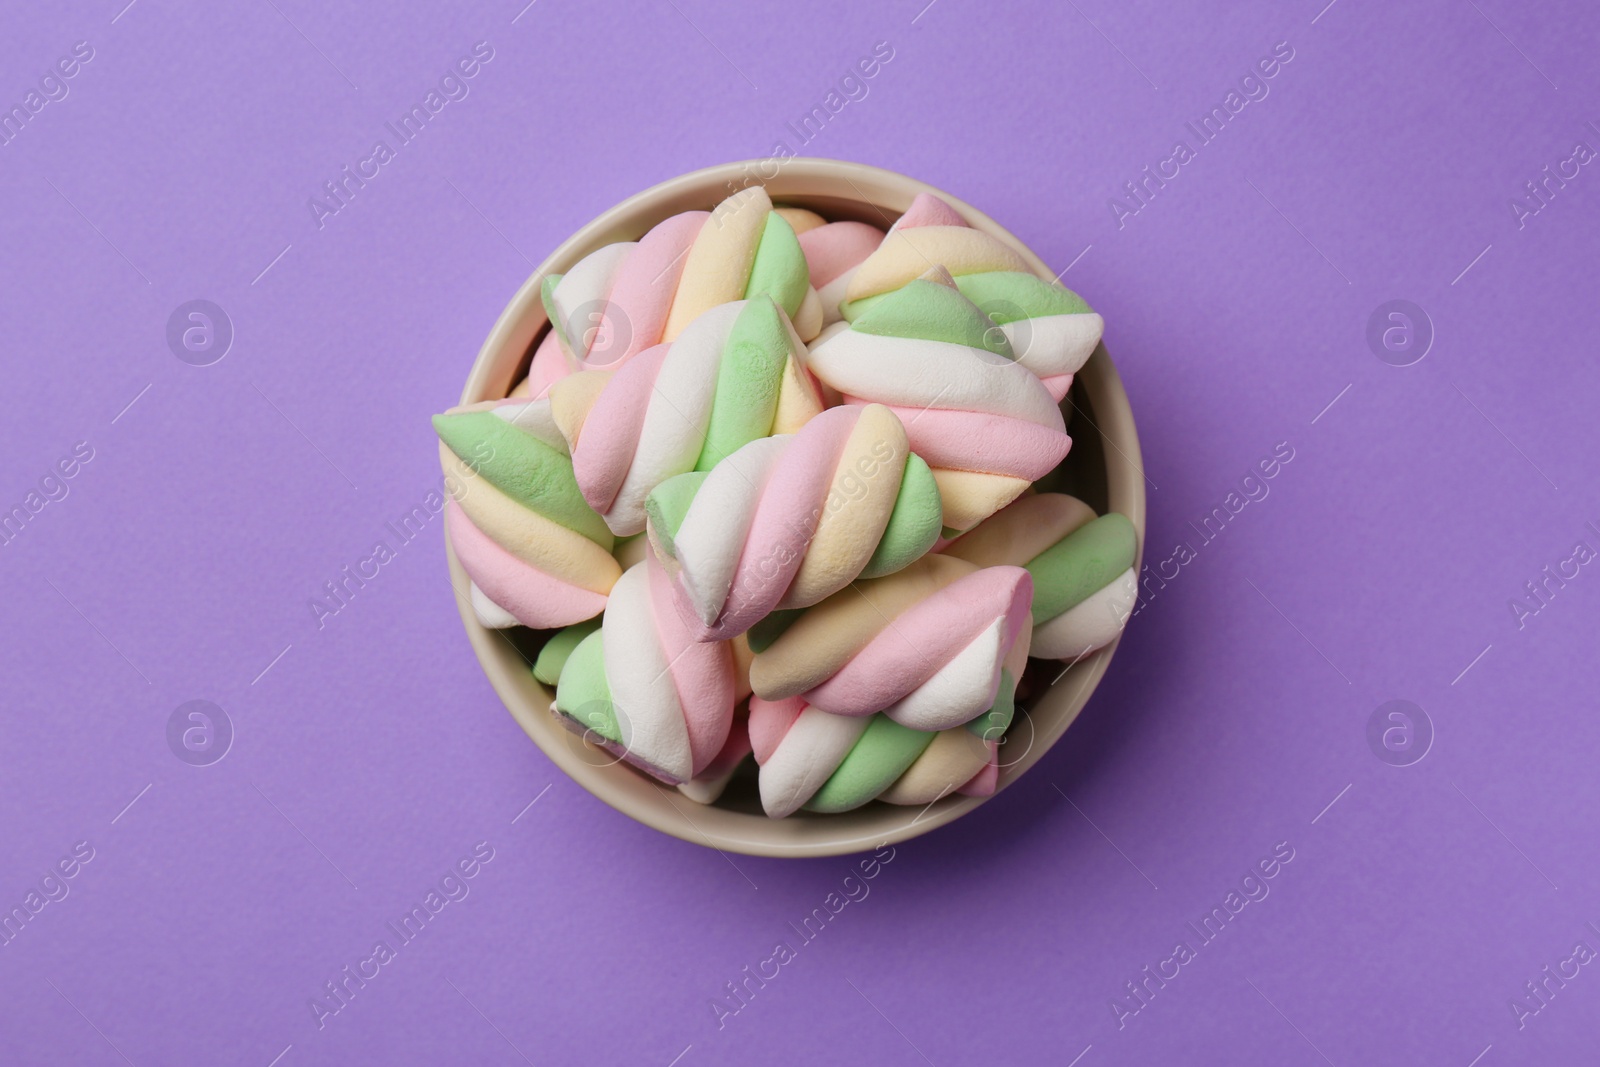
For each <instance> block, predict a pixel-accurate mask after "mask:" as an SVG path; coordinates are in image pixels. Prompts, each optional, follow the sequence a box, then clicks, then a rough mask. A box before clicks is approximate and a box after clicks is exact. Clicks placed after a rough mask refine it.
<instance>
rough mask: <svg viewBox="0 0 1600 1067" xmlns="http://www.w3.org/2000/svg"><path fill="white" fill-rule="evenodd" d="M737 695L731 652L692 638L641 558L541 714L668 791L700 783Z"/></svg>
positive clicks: (570, 656) (720, 746) (570, 659)
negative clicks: (697, 780) (697, 779)
mask: <svg viewBox="0 0 1600 1067" xmlns="http://www.w3.org/2000/svg"><path fill="white" fill-rule="evenodd" d="M737 696H738V683H737V676H736V669H735V662H734V655H733V651H732V647H731V644H730V643H729V642H726V641H716V642H702V641H700V640H698V638H697V636H696V635H695V634H693V633H692V632H691V631H690V629H689V628H688V627H687V626H685V625H684V621H683V619H682V618H681V617H680V616H679V614H678V611H677V609H676V608H675V607H674V605H673V601H672V583H671V582H670V581H669V580H668V578H667V576H666V573H665V571H663V570H662V569H661V567H660V565H659V564H657V563H655V562H654V561H651V560H646V561H645V562H644V563H640V564H637V565H635V566H633V567H630V568H629V569H628V570H627V571H626V572H625V573H624V574H623V575H622V577H621V578H619V579H617V582H616V585H615V586H614V587H613V588H612V590H611V598H610V602H609V603H608V604H607V605H606V612H605V616H604V618H603V620H602V621H601V624H600V628H599V629H598V630H595V631H593V632H591V633H589V634H588V635H587V636H584V637H583V638H582V639H581V640H578V641H577V643H576V644H575V645H573V646H572V647H571V649H570V651H569V652H568V653H567V654H566V657H565V661H564V663H563V664H562V666H561V670H560V676H559V679H558V681H557V684H556V698H555V701H554V702H553V703H552V704H551V706H550V710H551V711H552V712H554V713H555V714H556V715H557V716H558V717H559V718H560V719H561V720H562V722H563V723H564V724H565V725H567V726H569V727H570V728H572V729H573V730H575V731H576V732H578V733H581V734H583V735H584V736H585V737H586V738H587V739H590V740H597V743H599V744H600V745H601V746H602V747H604V748H606V749H607V750H608V751H610V752H612V753H613V754H615V755H616V756H618V757H619V758H621V759H625V760H627V761H628V762H629V763H631V764H633V765H634V766H635V767H638V768H639V769H640V770H643V771H645V772H646V773H647V774H650V775H652V776H653V777H655V778H658V779H660V780H661V781H663V782H667V783H669V784H673V785H676V784H680V783H684V782H688V781H690V780H691V779H693V778H695V777H696V776H697V775H703V774H704V773H705V772H706V771H707V770H708V769H709V768H711V767H712V766H713V764H714V763H715V762H717V759H718V756H719V755H720V754H723V752H724V748H725V746H726V745H727V743H728V740H729V732H730V728H731V727H732V724H733V718H734V704H735V702H736V699H737ZM740 758H742V753H739V754H738V755H737V756H735V757H734V758H733V760H732V762H733V763H735V764H736V763H737V762H738V759H740ZM731 771H732V766H731V765H730V766H729V767H728V768H727V772H728V773H731Z"/></svg>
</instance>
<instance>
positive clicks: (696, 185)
mask: <svg viewBox="0 0 1600 1067" xmlns="http://www.w3.org/2000/svg"><path fill="white" fill-rule="evenodd" d="M774 171H775V172H776V173H773V172H774ZM756 181H759V182H760V183H761V184H763V185H765V186H766V188H767V191H768V193H769V194H770V195H771V197H772V199H773V200H774V201H776V202H778V203H780V204H790V205H794V206H798V207H805V208H810V209H811V210H813V211H816V212H817V213H818V214H820V215H822V216H823V217H825V218H828V219H830V220H838V219H855V220H858V221H862V222H869V223H871V224H873V225H875V226H878V227H880V228H884V229H886V228H887V227H888V226H889V224H890V223H892V222H893V221H894V220H895V219H896V218H898V217H899V215H900V214H901V213H902V212H903V211H905V209H906V208H907V207H909V206H910V204H911V201H912V200H913V199H914V198H915V197H916V196H917V194H918V193H922V192H931V193H934V194H936V195H938V196H940V197H941V198H943V199H944V200H946V201H947V202H948V203H950V204H951V206H952V207H954V208H955V209H956V210H957V211H959V212H960V213H961V214H962V216H963V217H964V218H966V220H967V221H968V222H969V223H970V224H971V225H973V226H974V227H976V228H978V229H982V230H986V231H988V232H989V233H992V234H994V235H995V236H996V237H999V238H1000V239H1002V240H1004V241H1006V242H1007V243H1008V244H1010V245H1011V246H1012V247H1014V248H1015V249H1016V250H1017V251H1018V252H1019V253H1020V254H1021V255H1023V257H1024V258H1025V259H1026V260H1027V261H1028V263H1029V264H1030V266H1031V267H1032V268H1033V269H1034V270H1035V271H1036V272H1037V273H1038V274H1039V275H1040V276H1041V277H1045V278H1051V277H1054V272H1052V271H1051V270H1049V268H1047V267H1046V266H1045V265H1044V263H1043V262H1042V261H1041V260H1039V258H1038V257H1037V256H1035V255H1034V254H1033V253H1032V252H1030V251H1029V250H1028V249H1027V248H1026V247H1025V246H1024V245H1023V244H1022V243H1021V242H1020V241H1018V240H1017V239H1016V238H1015V237H1013V236H1012V235H1011V234H1010V233H1008V232H1007V231H1005V230H1004V229H1002V228H1001V227H1000V226H999V225H998V224H997V223H995V222H994V220H992V219H990V218H989V217H988V216H987V215H984V214H983V213H982V212H980V211H977V210H976V209H974V208H972V207H970V206H969V205H967V204H965V203H963V202H962V201H960V200H958V199H956V198H954V197H952V196H950V195H949V194H948V193H945V192H943V191H941V190H938V189H935V188H933V187H932V186H929V185H926V184H924V183H922V182H918V181H915V180H913V179H911V178H907V177H904V176H903V175H899V174H895V173H893V172H890V171H885V170H879V169H878V168H875V167H867V166H864V165H862V164H858V163H844V162H839V161H835V160H824V159H790V160H785V161H783V163H782V165H781V166H779V165H778V164H776V163H774V162H772V161H756V162H750V163H733V164H727V165H724V166H720V167H712V168H709V169H707V170H703V171H697V172H695V173H692V174H687V175H684V176H682V177H679V178H675V179H673V180H671V181H668V182H665V183H663V184H662V185H658V186H656V187H655V188H653V189H649V190H646V191H645V192H643V193H640V194H639V195H637V196H634V197H632V198H630V199H628V200H626V201H624V202H623V203H621V204H619V205H617V206H616V207H614V208H612V209H611V210H610V211H607V212H606V213H604V214H603V215H601V216H600V217H599V218H597V219H595V220H594V221H593V222H591V223H589V224H588V225H587V226H585V227H584V228H583V229H581V230H579V231H578V232H577V233H576V234H574V235H573V236H572V237H571V238H569V239H568V240H567V241H566V242H565V243H563V244H562V245H561V247H560V248H558V249H557V250H556V251H555V252H554V253H553V254H552V255H551V256H550V258H549V259H547V260H546V261H545V262H544V263H542V264H540V266H539V269H538V270H537V271H536V272H535V273H534V275H533V277H531V278H530V279H529V280H528V281H527V283H526V284H524V285H523V287H522V288H521V289H520V290H518V292H517V294H516V296H515V297H513V298H512V300H511V303H510V304H509V305H507V307H506V309H505V311H504V312H502V313H501V316H500V319H499V320H498V321H497V322H496V323H495V326H494V328H493V330H492V331H491V332H490V335H489V338H488V340H486V341H485V342H484V345H483V348H482V349H481V350H480V352H479V353H478V358H477V361H476V363H475V364H474V366H473V368H472V372H471V374H470V376H469V378H468V381H467V385H466V388H465V389H464V390H463V392H462V396H461V401H462V403H472V402H475V401H479V400H488V399H497V398H499V397H503V396H505V395H506V394H507V393H508V392H509V391H510V389H511V387H512V386H513V385H514V384H515V383H516V382H517V381H519V380H521V378H522V377H524V376H525V375H526V373H527V368H528V364H529V361H530V360H531V359H532V354H533V350H534V346H535V344H536V342H537V341H538V340H539V339H540V338H541V337H542V335H543V332H544V329H545V328H546V326H547V320H546V317H545V313H544V308H543V306H542V304H541V303H540V300H539V283H540V281H541V279H543V278H544V277H545V276H546V275H548V274H559V273H562V272H564V271H565V270H567V269H568V268H570V267H571V266H572V265H573V264H574V263H576V262H577V261H578V260H579V259H581V258H582V257H583V256H585V255H587V254H588V253H590V252H592V251H594V250H595V249H596V248H599V247H601V246H602V245H605V244H609V243H611V242H613V241H631V240H637V239H638V238H639V237H640V236H641V235H643V234H644V232H645V231H646V230H648V229H649V228H650V227H651V226H653V225H655V224H656V223H657V222H659V221H661V220H662V219H664V218H666V217H668V216H670V215H673V214H676V213H678V212H680V211H689V210H694V209H701V210H709V209H710V208H712V207H714V206H715V205H716V204H717V203H718V202H719V201H721V200H722V199H724V198H726V197H727V196H728V195H729V194H731V193H733V192H735V191H737V190H738V189H739V188H742V187H743V186H744V185H747V184H751V183H753V182H756ZM1061 407H1062V412H1063V415H1064V416H1065V418H1066V421H1067V429H1068V431H1069V432H1070V433H1071V434H1072V450H1071V452H1070V453H1069V454H1068V455H1067V458H1066V460H1065V461H1064V462H1063V463H1062V464H1061V466H1060V467H1059V468H1058V469H1057V470H1055V471H1053V472H1052V473H1051V474H1050V475H1049V476H1047V477H1046V478H1045V479H1043V480H1041V481H1040V482H1039V486H1040V487H1041V488H1043V489H1049V490H1054V491H1060V492H1067V493H1071V494H1073V495H1074V496H1077V497H1080V498H1081V499H1083V500H1084V501H1085V502H1087V503H1088V504H1090V505H1092V506H1093V507H1094V508H1095V510H1096V511H1098V512H1102V513H1104V512H1106V511H1119V512H1121V513H1122V514H1124V515H1126V516H1127V517H1128V518H1129V519H1130V520H1131V521H1132V522H1133V525H1134V529H1135V530H1136V531H1137V532H1138V535H1139V545H1140V554H1141V557H1142V554H1143V545H1144V527H1145V499H1144V480H1143V473H1142V472H1143V463H1142V460H1141V458H1140V452H1139V441H1138V434H1137V432H1136V431H1135V428H1134V423H1133V415H1132V412H1131V410H1130V409H1129V406H1128V399H1127V395H1126V393H1125V392H1124V391H1123V388H1122V382H1121V380H1120V379H1119V378H1118V376H1117V372H1116V368H1115V367H1114V366H1113V365H1112V363H1111V359H1110V357H1109V356H1108V355H1107V354H1106V351H1105V347H1104V346H1103V345H1102V346H1101V347H1100V348H1098V349H1096V351H1095V353H1094V355H1093V356H1092V357H1091V358H1090V360H1089V362H1088V363H1087V364H1086V365H1085V366H1084V368H1083V369H1082V370H1081V371H1080V372H1079V373H1078V375H1077V378H1076V379H1075V381H1074V382H1073V387H1072V391H1071V392H1070V393H1069V394H1068V395H1067V398H1066V400H1065V401H1063V403H1062V405H1061ZM446 552H447V554H448V556H449V563H450V576H451V582H452V584H453V585H454V587H455V590H456V593H457V602H458V607H459V608H460V611H461V617H462V622H463V623H464V624H465V626H466V629H467V635H468V637H469V638H470V640H471V642H472V646H473V651H474V652H475V653H476V655H477V657H478V660H479V662H480V663H481V664H482V666H483V669H484V672H485V673H486V674H487V675H488V677H489V681H490V683H491V684H492V685H493V686H494V688H495V691H496V692H497V693H499V695H500V698H501V699H502V700H503V701H504V702H505V705H506V707H507V708H508V709H509V710H510V711H511V714H512V716H513V717H514V718H515V719H516V720H517V722H518V723H519V724H520V725H521V726H522V728H523V730H524V731H526V732H527V734H528V736H529V737H530V738H532V739H533V741H534V742H535V743H536V744H538V745H539V747H540V748H541V749H542V750H543V751H544V752H545V753H546V755H548V756H549V757H550V758H551V759H552V760H554V761H555V762H556V763H557V764H558V765H559V766H560V767H561V768H562V770H564V771H565V772H566V773H567V774H569V775H570V776H571V777H573V778H574V779H576V780H577V781H578V783H579V784H581V785H582V786H583V787H584V788H585V789H588V790H589V791H590V792H591V793H593V794H594V795H595V796H597V797H599V798H600V799H601V800H604V801H605V802H606V803H607V804H610V805H611V806H612V807H614V808H616V809H617V810H619V811H621V812H623V813H624V814H627V815H629V816H631V817H632V818H635V819H638V820H639V821H641V822H643V823H645V824H647V825H649V826H652V827H654V828H656V829H658V830H661V831H663V832H665V833H669V834H672V835H673V836H675V837H679V838H682V839H684V840H686V841H692V842H695V843H696V844H703V845H707V846H710V847H713V848H718V849H723V850H726V851H730V852H741V853H747V854H751V855H767V856H830V855H839V854H844V853H849V852H856V851H861V850H863V849H869V848H874V847H876V846H878V845H879V844H882V843H892V842H895V841H902V840H905V839H906V838H909V837H914V836H916V835H918V834H922V833H926V832H927V831H929V830H931V829H933V828H935V827H937V826H942V825H943V824H945V823H947V822H950V821H951V820H953V819H956V818H959V817H960V816H961V815H964V814H965V813H966V812H968V811H971V810H972V809H973V808H975V807H977V806H978V805H979V804H981V803H983V802H984V800H986V799H987V798H984V797H966V796H960V795H952V796H948V797H945V798H943V799H941V800H938V801H935V802H934V803H933V804H931V805H929V806H928V807H926V808H924V809H921V810H918V809H915V808H902V807H895V806H893V805H889V804H882V803H877V802H874V803H871V804H868V805H866V806H865V807H862V808H858V809H856V810H855V811H851V812H846V813H844V814H840V815H817V814H814V813H810V812H804V811H802V812H797V813H796V814H794V815H791V816H790V817H788V818H786V819H769V818H767V816H766V815H765V814H763V813H762V811H761V804H760V800H759V798H758V794H757V791H756V769H755V767H754V765H753V763H752V762H751V761H748V760H747V761H746V763H745V765H744V766H743V767H742V768H741V769H740V771H739V772H738V774H736V775H735V777H734V780H733V781H732V782H730V783H729V786H728V789H727V791H726V792H725V793H724V795H723V797H722V799H721V800H719V801H718V802H717V803H716V804H715V805H712V806H709V807H707V806H703V805H700V804H697V803H695V802H693V801H691V800H689V799H688V798H686V797H684V796H683V795H682V794H681V793H679V792H678V791H677V790H675V789H671V788H668V787H666V786H663V785H661V784H660V783H658V782H656V781H654V780H652V779H650V778H647V777H645V776H644V775H642V774H640V773H637V772H635V771H634V770H632V769H631V768H630V767H629V766H628V765H627V764H620V763H618V762H617V760H616V758H615V757H614V756H612V755H611V754H610V753H608V752H606V751H605V750H603V749H601V748H599V747H598V746H595V745H591V744H588V743H587V742H585V741H584V740H582V738H580V737H579V736H578V735H576V734H574V733H572V732H571V731H570V730H568V729H567V728H566V727H564V726H563V725H562V724H561V723H560V722H559V721H558V720H557V719H556V718H555V716H553V715H552V714H551V713H550V710H549V708H550V701H551V699H552V696H553V694H551V692H550V691H549V690H548V689H547V688H545V687H544V686H543V685H541V684H539V682H537V681H536V680H535V679H534V678H533V675H532V673H531V671H530V669H529V668H530V665H531V663H532V661H533V659H534V657H536V656H537V655H538V651H539V648H540V647H541V646H542V645H543V644H544V641H545V640H546V638H547V637H548V636H549V634H548V632H541V631H533V630H528V629H524V628H520V627H519V628H515V629H512V630H506V631H498V630H489V629H486V628H485V627H483V626H482V625H480V624H479V623H478V621H477V619H476V618H475V617H474V615H473V613H472V609H471V605H470V602H469V599H468V596H467V590H468V588H469V586H468V579H467V577H466V574H465V573H464V572H463V571H462V569H461V565H460V563H459V562H458V561H457V559H456V557H455V553H454V551H453V550H452V549H450V548H449V546H448V539H447V544H446ZM1134 566H1135V572H1136V573H1137V569H1138V566H1139V564H1138V562H1137V561H1136V562H1135V565H1134ZM1118 640H1119V642H1120V638H1119V639H1118ZM1117 643H1118V642H1113V643H1112V644H1111V645H1109V646H1107V647H1105V648H1103V649H1100V650H1099V651H1097V652H1095V653H1092V654H1091V655H1089V656H1086V657H1084V658H1083V659H1082V660H1080V661H1079V662H1077V663H1075V664H1072V665H1071V666H1070V667H1066V666H1065V665H1063V664H1060V663H1055V662H1052V661H1041V660H1030V661H1029V664H1028V670H1027V671H1026V672H1025V674H1024V676H1023V679H1022V681H1021V683H1020V684H1019V687H1018V706H1019V713H1018V715H1017V716H1016V719H1015V720H1014V722H1013V724H1012V727H1011V729H1010V730H1009V731H1008V732H1007V735H1006V738H1005V739H1004V741H1002V744H1001V750H1000V758H1001V769H1000V777H999V786H998V789H997V790H996V791H997V792H998V791H999V789H1005V788H1006V787H1007V786H1008V785H1009V784H1010V783H1011V782H1013V781H1015V780H1016V779H1017V778H1018V777H1019V776H1020V775H1021V774H1022V773H1023V772H1024V771H1026V770H1027V769H1028V768H1029V767H1031V766H1032V765H1033V764H1034V763H1035V762H1037V761H1038V760H1039V758H1040V757H1041V756H1042V755H1043V754H1044V753H1045V752H1046V751H1048V750H1049V748H1050V746H1051V745H1053V744H1054V743H1055V742H1056V740H1057V739H1059V738H1060V736H1061V735H1062V733H1064V732H1065V731H1066V729H1067V727H1068V726H1070V725H1071V724H1072V721H1073V719H1075V718H1076V717H1077V715H1078V712H1079V711H1081V710H1082V709H1083V706H1084V704H1085V703H1086V702H1087V701H1088V699H1089V696H1090V694H1091V693H1093V691H1094V689H1095V687H1096V685H1098V683H1099V681H1100V678H1101V677H1102V676H1103V675H1104V674H1105V671H1106V668H1107V666H1108V665H1109V664H1110V662H1111V658H1112V656H1113V655H1114V654H1115V651H1116V647H1117ZM1064 667H1065V669H1063V668H1064Z"/></svg>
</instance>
